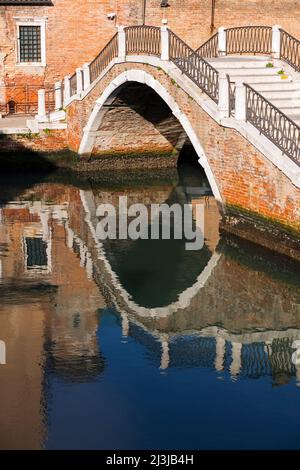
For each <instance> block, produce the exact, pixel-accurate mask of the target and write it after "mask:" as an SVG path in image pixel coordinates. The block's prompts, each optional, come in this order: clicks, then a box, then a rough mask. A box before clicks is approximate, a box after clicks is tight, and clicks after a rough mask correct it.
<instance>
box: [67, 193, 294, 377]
mask: <svg viewBox="0 0 300 470" xmlns="http://www.w3.org/2000/svg"><path fill="white" fill-rule="evenodd" d="M80 195H81V202H82V206H83V214H84V219H85V226H83V225H81V227H80V234H79V232H77V233H75V231H76V228H74V229H75V231H73V229H71V228H70V226H68V228H67V230H68V234H69V239H70V240H73V242H75V243H77V244H78V245H79V246H80V253H81V255H80V259H81V262H82V263H83V264H85V265H86V268H87V271H88V275H89V276H93V277H94V279H95V281H96V282H97V283H98V285H99V286H100V288H101V289H102V290H104V291H105V292H106V296H107V301H108V303H109V304H110V305H112V307H113V309H114V310H115V311H117V312H118V313H119V314H120V317H121V325H122V331H123V335H124V336H125V337H126V336H131V337H134V338H135V339H136V340H138V341H140V342H141V343H144V344H145V345H146V346H147V348H148V349H149V350H151V351H153V354H154V357H155V358H156V362H157V365H158V366H159V367H160V368H161V369H167V368H168V367H190V366H198V367H209V368H213V369H216V370H218V371H222V370H224V371H225V370H228V371H229V372H230V374H231V375H232V376H233V377H235V376H237V375H240V376H247V377H260V376H264V375H272V376H273V378H274V380H275V382H276V383H285V382H286V381H287V380H289V378H290V377H292V376H296V377H297V379H298V381H299V383H300V366H299V365H298V366H297V365H295V364H293V362H292V355H293V353H294V351H295V349H294V348H293V346H294V342H295V341H296V340H299V339H300V305H299V284H298V282H297V278H296V277H295V274H296V272H294V273H293V272H292V273H291V278H290V279H287V273H286V272H284V268H282V266H280V267H279V266H278V265H277V266H276V261H274V260H271V261H268V262H267V265H268V266H266V263H265V260H264V259H263V258H260V256H259V255H258V256H257V259H255V258H256V257H255V256H254V257H253V256H252V254H250V256H249V257H248V258H247V256H246V255H245V260H244V261H245V264H244V265H243V263H242V262H241V261H242V260H241V258H240V254H241V251H242V250H240V247H239V246H234V245H233V246H229V247H226V246H225V247H224V246H223V248H220V247H219V249H217V244H218V237H217V236H216V233H218V227H217V225H215V226H212V220H213V219H214V216H215V215H216V212H215V209H216V208H215V207H214V204H213V201H211V203H210V204H209V203H207V202H208V200H207V198H204V197H203V198H201V197H200V198H198V199H197V203H200V204H205V205H206V207H205V211H206V216H207V219H209V220H210V224H208V225H207V227H208V231H211V233H209V232H206V233H205V238H206V244H207V245H209V251H210V259H209V260H208V263H207V265H206V266H205V267H204V268H203V270H202V272H200V273H199V274H198V276H197V277H196V279H195V280H194V283H193V284H192V285H191V286H190V287H189V288H187V289H185V291H184V292H178V293H177V294H178V299H177V300H176V301H174V302H173V303H172V304H169V305H164V306H162V307H154V308H151V307H150V308H149V307H147V308H145V307H144V306H143V305H140V304H139V303H137V302H135V299H134V294H133V293H132V292H131V293H128V292H126V290H125V289H124V287H123V285H122V283H121V282H120V278H119V276H118V273H117V272H115V271H114V270H113V269H112V266H111V264H110V261H109V259H110V256H109V254H108V253H107V249H106V247H105V245H103V244H101V243H100V242H99V241H98V240H97V238H96V234H95V227H96V223H97V218H96V215H95V214H96V208H97V204H98V203H99V199H98V198H97V195H94V194H93V192H92V191H88V192H86V191H84V192H83V191H81V194H80ZM164 197H165V196H164ZM106 202H107V201H106ZM110 202H114V201H112V200H110ZM162 202H163V201H162ZM194 203H196V201H194ZM213 214H214V216H213ZM215 223H216V224H217V223H218V218H216V217H215ZM109 248H111V247H109ZM235 252H236V253H235ZM235 255H236V258H235ZM116 256H117V254H116ZM251 263H254V264H253V265H252V266H251ZM255 263H256V265H255ZM180 268H183V269H184V263H183V265H182V266H178V269H180ZM280 271H281V274H280ZM280 275H282V279H281V280H280ZM278 276H279V277H278ZM293 276H294V277H293ZM282 280H284V282H282ZM149 288H150V289H151V286H149ZM213 325H218V326H213Z"/></svg>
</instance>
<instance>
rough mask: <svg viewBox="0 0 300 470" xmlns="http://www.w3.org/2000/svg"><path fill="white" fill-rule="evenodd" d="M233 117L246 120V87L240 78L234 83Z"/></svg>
mask: <svg viewBox="0 0 300 470" xmlns="http://www.w3.org/2000/svg"><path fill="white" fill-rule="evenodd" d="M235 119H237V120H238V121H246V87H245V85H244V83H243V81H242V80H237V81H236V84H235Z"/></svg>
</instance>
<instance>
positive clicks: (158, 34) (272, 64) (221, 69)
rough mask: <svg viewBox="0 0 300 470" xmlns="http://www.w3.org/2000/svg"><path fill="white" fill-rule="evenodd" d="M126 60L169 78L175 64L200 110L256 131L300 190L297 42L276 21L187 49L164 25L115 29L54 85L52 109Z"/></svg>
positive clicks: (85, 90)
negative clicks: (146, 65) (158, 68)
mask: <svg viewBox="0 0 300 470" xmlns="http://www.w3.org/2000/svg"><path fill="white" fill-rule="evenodd" d="M130 61H131V62H138V61H140V62H141V63H150V64H156V65H157V66H162V67H163V69H164V70H165V71H167V73H169V74H170V76H171V74H172V73H175V72H174V66H175V69H177V70H178V72H179V74H180V75H181V77H183V79H181V81H180V85H181V86H184V85H185V84H186V83H188V82H192V85H193V86H195V85H196V88H197V90H198V91H197V92H196V94H197V97H198V96H199V97H200V95H201V96H202V95H203V94H204V96H206V97H208V98H207V100H206V101H207V106H206V104H205V103H204V104H203V108H204V109H205V110H207V109H208V108H209V110H210V114H211V116H213V117H214V118H215V119H216V120H217V121H218V122H219V123H220V124H221V125H225V126H228V127H233V128H235V129H237V130H238V131H240V132H241V133H242V134H243V135H244V136H245V137H246V138H248V139H249V136H251V135H254V137H253V138H252V137H251V139H252V140H250V142H251V143H252V144H254V145H255V146H256V147H257V148H258V149H259V150H260V151H262V152H263V153H265V154H266V153H268V157H270V160H271V161H273V163H274V162H275V164H276V165H277V166H278V167H279V168H280V169H281V170H282V171H284V172H285V173H286V174H287V175H288V177H291V175H292V177H291V178H290V179H292V181H293V183H294V184H296V186H297V187H300V172H299V166H300V41H299V40H297V39H296V38H294V37H293V36H291V35H290V34H289V33H287V32H286V31H284V30H282V29H281V28H280V27H279V26H274V27H270V26H243V27H235V28H229V29H224V28H219V30H218V32H217V33H216V34H215V35H214V36H212V37H211V38H210V39H209V40H208V41H207V42H206V43H205V44H203V45H202V46H201V47H199V49H197V50H193V49H192V48H191V47H189V46H188V45H187V44H186V43H185V42H184V41H182V39H181V38H179V37H178V36H177V35H176V34H175V33H174V32H172V31H171V30H169V29H168V28H167V27H166V26H163V27H162V28H159V27H154V26H133V27H127V28H124V27H119V29H118V33H117V34H116V35H115V36H114V37H113V38H112V39H111V40H110V41H109V43H108V44H107V45H106V46H105V47H104V49H103V50H102V51H101V52H100V54H99V55H98V56H97V57H96V58H95V59H94V60H93V61H92V62H91V63H90V64H85V65H84V66H83V67H82V68H79V69H77V70H76V72H75V73H74V74H73V75H71V76H67V77H65V79H64V80H63V81H62V82H61V83H57V84H56V89H55V97H56V109H57V111H58V110H59V109H61V108H62V107H67V106H68V105H69V104H70V103H71V102H72V101H74V100H78V99H79V100H82V99H84V98H85V96H87V94H88V93H89V92H90V91H91V90H92V89H93V87H94V86H95V84H96V83H97V82H98V81H99V79H101V77H102V76H104V75H105V74H106V73H107V71H108V70H109V68H110V67H111V66H113V65H114V64H115V63H121V62H130ZM155 61H156V62H155ZM187 79H190V80H187ZM187 89H188V90H190V89H191V87H187ZM41 101H42V100H41ZM209 102H210V103H211V104H210V103H209ZM199 103H200V101H199ZM200 105H201V106H202V101H201V103H200ZM39 114H41V115H43V114H44V112H43V110H42V111H39ZM54 114H55V113H54ZM249 125H250V126H251V128H255V132H256V134H254V133H253V132H252V131H251V129H250V128H249ZM249 129H250V130H249ZM263 139H264V140H263ZM266 140H267V141H268V142H269V144H271V145H269V144H268V143H266ZM260 141H261V142H260ZM268 145H269V148H268ZM275 154H276V155H275ZM274 155H275V156H274ZM273 157H274V158H273Z"/></svg>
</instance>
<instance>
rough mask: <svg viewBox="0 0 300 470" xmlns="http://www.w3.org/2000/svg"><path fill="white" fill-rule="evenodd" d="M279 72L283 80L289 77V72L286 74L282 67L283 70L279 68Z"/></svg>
mask: <svg viewBox="0 0 300 470" xmlns="http://www.w3.org/2000/svg"><path fill="white" fill-rule="evenodd" d="M277 74H278V75H280V77H281V80H285V79H286V78H288V76H287V74H286V73H285V71H284V70H282V69H281V70H278V72H277Z"/></svg>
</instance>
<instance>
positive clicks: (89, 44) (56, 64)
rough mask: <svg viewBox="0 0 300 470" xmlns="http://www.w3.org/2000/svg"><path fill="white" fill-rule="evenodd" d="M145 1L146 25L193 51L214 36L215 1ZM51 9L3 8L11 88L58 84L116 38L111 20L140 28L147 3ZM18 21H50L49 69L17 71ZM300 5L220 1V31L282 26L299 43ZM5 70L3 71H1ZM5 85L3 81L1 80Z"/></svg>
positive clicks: (2, 49)
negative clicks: (165, 4) (165, 25)
mask: <svg viewBox="0 0 300 470" xmlns="http://www.w3.org/2000/svg"><path fill="white" fill-rule="evenodd" d="M169 3H170V7H169V8H164V9H162V8H160V6H159V5H160V1H159V0H146V23H148V24H157V25H160V24H161V20H162V18H163V16H166V17H167V18H168V21H169V26H170V28H171V29H173V30H174V31H175V32H177V33H178V34H179V35H180V36H181V37H182V38H183V39H185V40H186V41H187V42H188V43H190V44H191V45H192V46H194V47H196V46H199V45H201V43H203V42H204V41H205V40H206V39H208V37H209V36H210V24H211V0H186V1H183V0H169ZM53 5H54V6H52V7H32V6H28V7H11V6H8V7H4V6H0V57H1V53H4V54H5V58H4V64H5V67H4V77H5V81H6V82H7V83H24V82H25V83H31V84H42V83H43V82H44V79H45V80H46V82H48V83H54V82H55V81H56V80H58V79H61V78H62V77H63V76H64V75H66V74H68V73H73V72H74V71H75V69H76V67H78V66H81V65H82V64H83V63H85V62H88V61H90V60H91V59H93V57H95V56H96V54H97V53H98V52H99V51H100V50H101V49H102V48H103V46H104V45H105V44H106V42H107V41H108V39H109V38H110V37H111V36H112V35H113V34H114V33H115V31H116V28H115V21H110V20H108V19H107V17H106V15H107V14H108V13H110V12H113V11H115V12H116V13H117V15H118V16H117V22H118V23H119V24H124V25H129V24H141V22H142V5H143V0H89V1H88V2H86V1H79V0H77V1H75V0H53ZM14 17H47V18H48V22H47V27H46V28H47V31H46V36H47V67H46V68H38V67H34V68H30V67H24V66H21V67H20V66H17V67H16V23H15V19H14ZM299 17H300V2H296V1H295V0H287V1H285V2H284V3H283V2H282V1H280V0H272V1H270V0H250V1H242V2H241V1H238V0H216V11H215V22H214V23H215V27H216V28H217V27H219V26H234V25H245V24H268V25H272V24H277V23H280V24H281V25H282V26H283V27H284V28H286V29H287V30H288V31H289V32H291V33H293V34H294V35H296V36H297V37H299V38H300V21H299V20H298V19H299ZM0 70H1V66H0ZM0 83H1V77H0Z"/></svg>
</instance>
